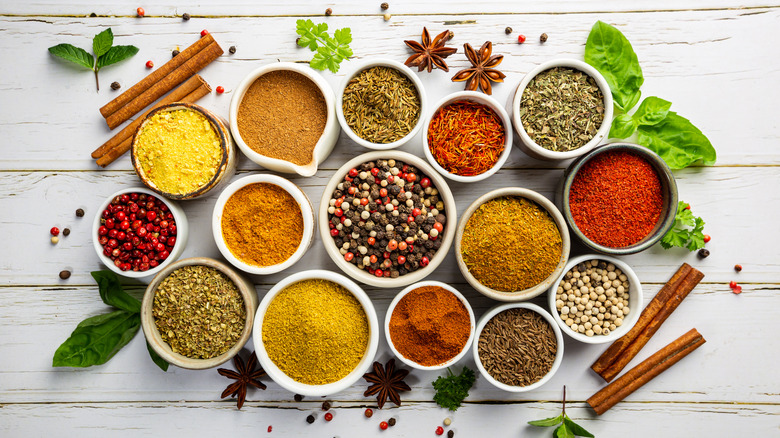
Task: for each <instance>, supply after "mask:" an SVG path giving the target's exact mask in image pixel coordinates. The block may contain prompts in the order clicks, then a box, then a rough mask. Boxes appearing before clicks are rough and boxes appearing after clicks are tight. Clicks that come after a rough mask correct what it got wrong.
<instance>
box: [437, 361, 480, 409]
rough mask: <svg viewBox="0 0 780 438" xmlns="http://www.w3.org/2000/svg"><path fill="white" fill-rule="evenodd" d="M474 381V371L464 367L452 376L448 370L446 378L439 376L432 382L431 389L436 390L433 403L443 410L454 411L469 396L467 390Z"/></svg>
mask: <svg viewBox="0 0 780 438" xmlns="http://www.w3.org/2000/svg"><path fill="white" fill-rule="evenodd" d="M476 380H477V377H476V376H475V375H474V371H473V370H471V369H470V368H468V367H465V366H464V367H463V370H462V371H461V372H460V374H459V375H455V374H453V373H452V371H451V370H450V369H449V368H448V369H447V376H446V377H445V376H439V377H438V378H437V379H436V380H435V381H434V382H433V389H435V390H436V394H435V395H434V396H433V401H435V402H436V403H437V404H438V405H439V406H441V407H443V408H448V409H449V410H451V411H456V410H457V409H458V408H459V407H460V404H461V402H462V401H463V399H465V398H466V397H468V396H469V389H471V386H472V385H474V382H475V381H476Z"/></svg>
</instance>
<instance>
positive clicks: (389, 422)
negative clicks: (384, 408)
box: [387, 417, 395, 427]
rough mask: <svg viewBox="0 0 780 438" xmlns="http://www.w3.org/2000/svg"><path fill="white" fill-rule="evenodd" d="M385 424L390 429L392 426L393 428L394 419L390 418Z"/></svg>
mask: <svg viewBox="0 0 780 438" xmlns="http://www.w3.org/2000/svg"><path fill="white" fill-rule="evenodd" d="M387 424H388V425H389V426H391V427H392V426H395V417H392V418H390V419H389V420H387Z"/></svg>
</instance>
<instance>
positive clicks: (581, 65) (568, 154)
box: [507, 58, 614, 160]
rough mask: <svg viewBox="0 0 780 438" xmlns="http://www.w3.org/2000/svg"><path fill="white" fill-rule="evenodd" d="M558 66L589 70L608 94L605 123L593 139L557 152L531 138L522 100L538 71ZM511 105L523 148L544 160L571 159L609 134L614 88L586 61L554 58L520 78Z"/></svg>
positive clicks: (532, 155) (605, 98)
mask: <svg viewBox="0 0 780 438" xmlns="http://www.w3.org/2000/svg"><path fill="white" fill-rule="evenodd" d="M555 67H568V68H573V69H575V70H580V71H582V72H584V73H587V74H588V75H589V76H590V77H592V78H593V79H594V80H595V81H596V84H598V86H599V89H601V94H602V95H603V96H604V121H603V122H602V123H601V127H599V129H598V130H597V131H596V135H595V136H593V138H592V139H591V140H590V141H589V142H587V143H586V144H584V145H583V146H581V147H579V148H577V149H575V150H572V151H565V152H556V151H551V150H549V149H545V148H544V147H542V146H540V145H539V144H538V143H536V142H535V141H533V140H532V139H531V137H530V136H529V135H528V133H527V132H526V131H525V128H524V127H523V123H522V122H521V120H520V103H521V101H522V96H523V91H525V87H527V86H528V84H529V83H530V82H531V80H532V79H533V78H534V77H535V76H536V75H538V74H539V73H541V72H543V71H545V70H549V69H551V68H555ZM507 107H508V109H509V113H510V114H511V116H512V122H513V123H514V125H515V132H517V138H518V140H519V141H518V146H520V149H522V150H523V152H525V153H526V154H528V155H530V156H531V157H534V158H538V159H541V160H568V159H570V158H575V157H579V156H580V155H583V154H584V153H586V152H588V151H589V150H591V149H593V148H594V147H596V145H598V144H599V143H601V142H602V141H603V140H605V139H607V138H608V135H609V128H610V126H611V125H612V114H613V111H614V110H613V100H612V92H611V91H610V89H609V84H607V80H606V79H604V76H602V75H601V73H599V72H598V70H596V69H595V68H593V67H591V66H590V65H589V64H587V63H585V62H583V61H579V60H576V59H566V58H562V59H553V60H551V61H547V62H544V63H542V64H540V65H538V66H537V67H536V68H534V69H533V70H531V71H529V72H528V73H527V74H526V75H525V76H524V77H523V80H522V81H520V84H519V85H518V86H517V89H516V90H515V92H514V94H511V95H510V97H509V103H508V105H507Z"/></svg>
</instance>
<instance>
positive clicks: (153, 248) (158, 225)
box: [92, 187, 189, 278]
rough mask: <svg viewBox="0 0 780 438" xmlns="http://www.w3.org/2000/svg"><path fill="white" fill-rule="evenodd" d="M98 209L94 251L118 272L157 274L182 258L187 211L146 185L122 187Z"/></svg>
mask: <svg viewBox="0 0 780 438" xmlns="http://www.w3.org/2000/svg"><path fill="white" fill-rule="evenodd" d="M97 211H98V213H97V215H96V216H95V220H94V222H93V223H92V243H93V246H94V248H95V252H97V254H98V257H99V258H100V261H101V262H103V264H105V265H106V266H107V267H108V268H109V269H110V270H112V271H114V272H116V273H117V274H119V275H122V276H125V277H130V278H142V277H150V276H152V275H155V274H157V273H158V272H160V271H161V270H162V269H163V268H164V267H165V266H167V265H169V264H170V263H171V262H173V261H174V260H176V259H177V258H179V256H180V255H181V253H182V252H183V251H184V247H185V246H186V244H187V235H188V230H189V227H188V225H187V217H186V216H185V215H184V211H183V210H182V209H181V208H180V207H179V206H177V205H176V204H174V203H173V202H171V201H169V200H165V201H163V199H162V198H161V197H160V196H159V195H157V194H156V193H155V192H153V191H151V190H149V189H147V188H141V187H135V188H129V189H123V190H120V191H118V192H116V193H114V194H113V195H111V196H109V197H108V198H107V199H106V200H105V202H103V204H102V205H101V206H100V208H99V209H98V210H97Z"/></svg>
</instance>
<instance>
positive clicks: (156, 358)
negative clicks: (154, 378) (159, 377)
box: [146, 342, 169, 372]
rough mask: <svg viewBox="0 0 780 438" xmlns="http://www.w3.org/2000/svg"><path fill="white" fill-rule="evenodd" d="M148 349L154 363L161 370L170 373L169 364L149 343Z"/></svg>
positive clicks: (147, 344)
mask: <svg viewBox="0 0 780 438" xmlns="http://www.w3.org/2000/svg"><path fill="white" fill-rule="evenodd" d="M146 349H147V350H148V351H149V356H151V357H152V361H153V362H154V363H155V364H157V366H158V367H160V369H161V370H163V371H165V372H168V365H169V364H168V362H166V361H165V359H163V358H161V357H160V355H159V354H157V352H156V351H154V350H153V349H152V346H151V345H149V342H147V343H146Z"/></svg>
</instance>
